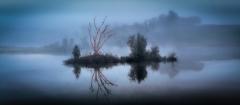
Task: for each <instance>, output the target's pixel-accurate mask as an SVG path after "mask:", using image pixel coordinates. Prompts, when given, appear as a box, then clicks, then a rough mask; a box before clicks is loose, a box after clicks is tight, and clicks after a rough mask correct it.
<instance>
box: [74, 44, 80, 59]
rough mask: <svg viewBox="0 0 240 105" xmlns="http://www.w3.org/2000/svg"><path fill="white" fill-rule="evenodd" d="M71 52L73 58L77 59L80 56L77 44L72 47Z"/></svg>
mask: <svg viewBox="0 0 240 105" xmlns="http://www.w3.org/2000/svg"><path fill="white" fill-rule="evenodd" d="M72 54H73V58H74V60H78V59H79V57H80V56H81V53H80V50H79V48H78V46H77V45H75V47H74V48H73V52H72Z"/></svg>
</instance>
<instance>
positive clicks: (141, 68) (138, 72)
mask: <svg viewBox="0 0 240 105" xmlns="http://www.w3.org/2000/svg"><path fill="white" fill-rule="evenodd" d="M130 65H131V69H130V72H129V74H128V76H129V77H130V80H132V81H137V82H138V83H141V82H142V81H143V80H144V79H146V78H147V66H151V69H152V70H158V69H159V63H157V62H140V63H132V64H130Z"/></svg>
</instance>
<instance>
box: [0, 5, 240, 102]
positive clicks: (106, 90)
mask: <svg viewBox="0 0 240 105" xmlns="http://www.w3.org/2000/svg"><path fill="white" fill-rule="evenodd" d="M239 5H240V2H239V1H237V0H232V2H230V1H227V0H222V1H221V2H220V1H215V0H213V1H211V2H209V1H206V0H201V1H193V0H185V1H184V2H179V1H177V0H171V1H166V0H161V1H156V0H141V1H137V0H131V1H126V0H123V1H111V0H103V1H97V0H92V1H87V0H83V1H64V0H59V1H39V0H35V1H27V0H26V1H13V2H8V1H0V93H1V94H0V104H1V105H2V104H3V105H12V104H13V105H14V104H33V103H34V104H35V103H37V104H41V103H43V104H45V103H46V104H82V103H83V104H97V103H107V104H131V103H133V104H149V103H155V104H159V103H166V104H176V103H193V104H196V103H200V104H201V103H204V104H205V103H208V102H209V103H211V102H215V101H217V102H219V103H239V98H238V97H239V96H240V85H239V83H240V78H239V73H240V72H239V67H240V25H239V24H240V21H239V18H240V15H239V14H240V13H239V11H240V8H239V7H240V6H239ZM105 17H106V24H109V25H110V28H111V29H112V32H113V34H114V35H113V36H112V37H111V38H110V39H109V40H107V41H106V43H105V44H104V46H103V47H102V49H101V50H100V53H101V54H112V55H114V56H116V57H119V58H120V57H124V56H129V55H130V54H131V49H130V48H129V46H128V44H127V42H128V39H129V36H131V35H136V34H137V33H139V34H141V35H143V36H144V37H145V38H146V39H147V50H150V49H151V47H153V46H157V47H159V54H160V56H161V57H168V56H169V55H170V54H171V53H175V54H176V57H177V62H171V63H169V62H160V63H152V62H145V63H130V64H116V65H115V64H113V65H107V66H106V67H105V66H104V65H102V66H101V67H92V68H91V67H83V66H80V65H70V66H69V65H65V64H64V61H66V60H67V59H69V58H72V57H73V56H72V51H73V48H74V46H75V45H78V46H79V48H80V51H81V56H86V55H91V54H93V51H92V49H91V44H90V39H89V32H88V28H89V22H92V21H93V20H94V19H96V23H97V25H99V26H100V25H101V21H102V20H103V19H104V18H105ZM99 87H101V89H100V88H99Z"/></svg>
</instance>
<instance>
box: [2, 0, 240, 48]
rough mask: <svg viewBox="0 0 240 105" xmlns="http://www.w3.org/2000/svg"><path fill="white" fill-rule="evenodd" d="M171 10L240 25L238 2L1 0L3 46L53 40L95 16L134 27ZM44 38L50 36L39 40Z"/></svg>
mask: <svg viewBox="0 0 240 105" xmlns="http://www.w3.org/2000/svg"><path fill="white" fill-rule="evenodd" d="M169 10H174V11H176V12H177V13H179V14H180V15H181V16H199V17H200V18H202V22H203V23H206V24H207V23H211V24H240V20H239V18H240V1H239V0H1V1H0V44H11V43H28V41H26V40H24V39H26V37H27V38H30V39H31V40H32V41H37V40H43V41H47V40H48V39H49V40H52V38H54V37H56V36H59V35H60V36H64V35H66V34H69V33H68V31H67V29H68V28H69V29H72V28H76V30H77V29H78V28H79V27H80V26H81V25H84V24H86V23H88V22H89V20H91V19H93V17H95V16H96V17H99V18H100V19H101V18H103V17H104V16H108V22H112V23H114V24H122V23H124V24H132V23H135V22H142V21H144V20H146V19H149V18H152V17H156V16H158V15H160V14H164V13H167V12H168V11H169ZM62 29H65V30H62ZM44 35H45V36H48V37H36V36H44ZM41 38H42V39H41ZM43 43H44V42H43Z"/></svg>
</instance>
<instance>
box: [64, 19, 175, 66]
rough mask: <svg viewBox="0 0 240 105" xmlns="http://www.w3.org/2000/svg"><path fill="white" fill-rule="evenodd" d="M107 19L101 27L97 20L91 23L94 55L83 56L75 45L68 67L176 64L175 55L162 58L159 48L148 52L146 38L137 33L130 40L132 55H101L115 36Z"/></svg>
mask: <svg viewBox="0 0 240 105" xmlns="http://www.w3.org/2000/svg"><path fill="white" fill-rule="evenodd" d="M105 20H106V18H105V19H104V20H103V21H102V22H101V25H99V26H98V25H97V24H96V21H95V18H94V20H93V23H92V24H91V23H89V27H88V32H89V42H90V46H91V48H92V51H93V53H92V54H90V55H86V56H81V52H80V49H79V47H78V46H77V45H75V47H74V49H73V51H72V55H73V57H72V58H70V59H68V60H66V61H65V64H67V65H79V66H82V67H90V68H100V67H102V66H103V67H108V66H112V65H116V64H119V63H121V64H124V63H128V64H131V63H142V62H144V63H148V62H176V61H177V57H176V54H175V53H171V54H169V56H167V57H166V56H161V55H160V54H159V48H158V47H157V46H154V47H151V49H150V50H147V40H146V38H145V37H144V36H143V35H141V34H140V33H137V34H135V35H132V36H130V37H129V38H128V41H127V45H128V46H129V48H130V50H131V53H130V54H129V55H128V56H122V57H118V56H114V55H112V54H103V53H101V51H100V50H101V48H102V47H103V45H104V43H105V42H106V41H107V40H108V39H109V38H111V37H112V36H113V35H114V34H113V33H112V31H111V29H110V25H105Z"/></svg>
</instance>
